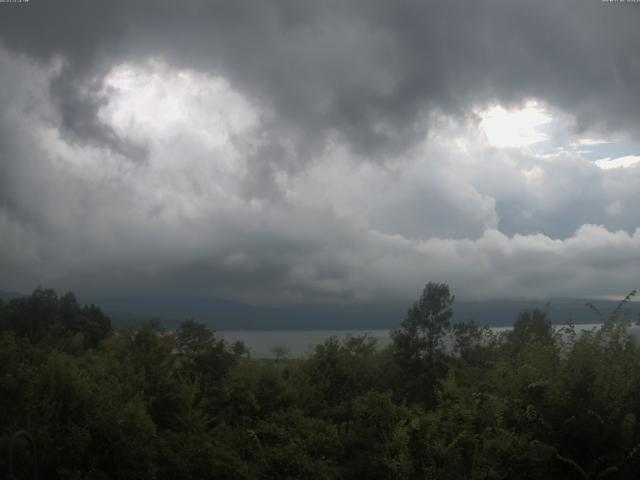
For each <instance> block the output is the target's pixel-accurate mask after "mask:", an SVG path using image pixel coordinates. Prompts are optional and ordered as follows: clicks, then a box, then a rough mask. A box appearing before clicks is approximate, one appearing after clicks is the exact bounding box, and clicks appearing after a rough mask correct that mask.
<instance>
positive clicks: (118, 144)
mask: <svg viewBox="0 0 640 480" xmlns="http://www.w3.org/2000/svg"><path fill="white" fill-rule="evenodd" d="M639 26H640V3H632V2H628V3H624V2H618V3H608V2H601V1H600V0H579V1H571V0H562V1H558V0H553V1H546V0H544V1H542V0H528V1H506V0H505V1H473V2H470V1H451V0H448V1H424V0H420V1H417V0H416V1H409V0H408V1H382V0H380V1H376V0H362V1H335V2H333V1H301V0H288V1H262V0H260V1H257V0H256V1H238V0H234V1H226V0H225V1H219V2H215V1H205V0H184V1H159V0H158V1H152V0H110V1H89V0H76V1H52V0H48V1H44V0H31V1H29V2H26V3H19V4H15V3H0V289H4V290H18V291H30V290H31V289H33V288H34V287H35V286H36V285H44V286H52V287H55V288H57V289H59V290H67V289H71V290H73V291H75V292H77V293H80V294H83V295H100V296H109V295H122V294H154V295H155V294H158V295H162V294H167V293H171V294H172V295H189V296H192V295H193V296H212V297H219V298H227V299H234V300H239V301H244V302H250V303H256V304H274V305H290V304H301V305H311V304H323V305H331V306H333V307H335V306H345V305H375V304H378V303H385V302H399V301H400V302H404V301H412V300H414V299H415V298H416V296H417V293H418V292H419V290H420V289H421V288H422V286H424V284H425V283H426V282H427V281H431V280H432V281H441V282H447V283H449V284H450V285H451V287H452V289H453V291H454V292H455V293H456V294H457V296H458V298H462V299H468V300H472V299H474V300H475V299H501V298H541V297H558V296H608V295H620V294H622V295H624V294H626V293H627V292H628V291H630V290H631V289H633V288H637V287H640V210H639V207H640V89H639V86H640V27H639Z"/></svg>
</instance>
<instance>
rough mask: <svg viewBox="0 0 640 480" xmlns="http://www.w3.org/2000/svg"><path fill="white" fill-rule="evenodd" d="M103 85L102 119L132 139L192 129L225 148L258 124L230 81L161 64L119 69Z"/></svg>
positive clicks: (249, 105) (121, 66) (193, 132)
mask: <svg viewBox="0 0 640 480" xmlns="http://www.w3.org/2000/svg"><path fill="white" fill-rule="evenodd" d="M104 84H105V89H104V92H103V93H104V94H105V96H106V97H107V102H106V104H105V105H104V106H103V107H102V108H101V109H100V112H99V115H100V118H101V119H102V120H103V121H104V122H105V123H107V124H109V125H111V126H112V127H113V128H115V130H116V131H117V132H118V133H119V134H121V135H123V136H127V137H135V136H139V137H142V138H145V137H158V136H166V135H171V134H172V132H173V131H174V130H175V128H176V127H181V126H184V125H189V126H190V128H189V132H190V133H191V134H192V135H197V136H198V137H200V139H201V140H203V141H205V143H207V144H210V145H220V144H225V143H227V142H228V141H229V139H230V137H232V136H233V134H234V133H237V132H238V131H246V130H247V129H249V128H251V127H252V126H254V125H255V124H256V122H257V113H256V110H255V109H254V108H253V106H252V105H251V104H250V103H249V102H248V101H247V99H246V98H244V97H243V96H242V95H241V94H240V93H239V92H237V91H235V90H234V89H233V88H232V86H231V85H230V84H229V82H228V81H227V80H226V79H224V78H222V77H219V76H213V75H208V74H202V73H199V72H195V71H191V70H176V69H172V68H170V67H168V66H167V65H165V64H164V63H162V62H160V61H150V62H148V63H147V64H143V65H133V64H121V65H118V66H116V67H114V68H113V69H112V71H111V72H110V73H109V74H108V75H107V76H106V78H105V80H104Z"/></svg>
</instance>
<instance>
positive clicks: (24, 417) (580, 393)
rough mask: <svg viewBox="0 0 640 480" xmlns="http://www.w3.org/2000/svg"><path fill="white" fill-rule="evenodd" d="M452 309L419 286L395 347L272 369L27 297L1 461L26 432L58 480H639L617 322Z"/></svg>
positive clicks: (633, 383) (222, 346) (14, 324)
mask: <svg viewBox="0 0 640 480" xmlns="http://www.w3.org/2000/svg"><path fill="white" fill-rule="evenodd" d="M629 299H630V296H629V297H628V298H627V299H626V301H628V300H629ZM452 303H453V296H452V295H451V294H450V293H449V289H448V287H447V286H446V285H443V284H427V286H426V287H425V289H424V291H423V293H422V296H421V298H420V300H419V301H418V302H417V303H416V304H415V305H414V306H413V307H412V309H411V310H410V311H409V313H408V315H407V318H406V319H405V321H404V322H403V323H402V326H401V328H400V329H399V330H398V331H396V332H395V333H394V336H393V340H394V341H393V344H392V345H391V346H390V347H389V348H386V349H379V348H378V346H377V345H376V342H375V340H374V339H373V338H371V337H368V336H361V337H346V338H343V339H338V338H335V337H334V338H330V339H328V340H327V341H325V342H324V343H323V344H321V345H318V346H316V347H315V349H314V350H313V351H311V352H310V353H309V355H308V356H307V358H304V359H293V358H286V356H285V355H280V356H279V358H276V359H274V360H267V359H249V358H248V354H247V350H246V348H245V347H244V346H243V345H242V344H234V345H229V344H228V343H227V342H225V341H224V338H222V337H221V336H219V335H216V334H215V333H214V332H212V331H211V330H209V329H208V328H206V327H205V326H203V325H201V324H198V323H197V322H194V321H186V322H184V323H183V324H182V325H181V326H180V327H179V328H178V329H177V330H176V331H175V332H170V331H164V330H163V329H162V328H160V326H159V325H158V324H156V323H149V324H146V325H143V326H141V327H140V328H138V329H135V330H134V329H124V330H119V331H117V332H112V331H111V329H110V328H109V327H108V326H109V323H108V319H106V317H104V315H103V314H102V313H101V312H99V310H98V309H97V308H96V307H84V306H81V305H79V304H78V303H77V301H76V299H75V297H73V295H71V294H67V295H64V296H62V297H58V296H57V295H56V294H55V293H54V292H52V291H51V290H43V289H38V290H36V291H35V292H34V294H33V295H32V296H31V297H27V298H24V299H19V300H12V301H10V302H8V303H4V304H0V452H7V451H8V446H9V444H10V441H11V438H12V437H13V434H14V433H15V432H17V431H20V430H27V431H28V432H29V433H30V434H31V436H32V437H33V439H34V441H35V444H36V447H37V451H38V457H39V462H38V463H39V467H40V473H41V478H54V479H55V478H65V479H66V478H69V479H109V478H114V479H163V478H171V479H178V480H180V479H234V480H249V479H322V480H325V479H360V478H366V479H408V480H409V479H411V480H412V479H453V480H456V479H460V480H463V479H464V480H479V479H496V480H497V479H570V478H576V479H585V478H587V479H597V478H601V479H603V478H615V479H620V480H626V479H635V478H637V472H638V471H640V402H638V398H640V349H639V348H638V347H637V345H636V342H635V340H634V338H633V337H632V336H631V335H630V334H629V332H628V330H627V325H626V324H625V323H624V322H623V321H622V319H623V315H622V310H621V309H619V310H618V309H617V310H615V311H614V312H613V314H612V315H611V316H610V318H608V320H607V321H606V322H605V323H604V325H602V326H601V327H594V329H593V330H591V331H587V332H585V333H578V332H577V331H576V329H575V326H573V325H571V324H569V325H568V326H567V327H564V328H563V329H560V330H554V329H553V327H552V326H551V322H550V319H549V315H548V312H546V311H540V310H533V311H531V312H523V313H522V314H521V315H520V316H519V317H518V319H517V320H516V323H515V325H514V328H513V329H512V330H511V331H509V332H507V333H504V334H500V335H497V334H493V333H492V332H491V331H490V330H489V329H487V328H486V327H480V326H478V325H475V324H473V323H464V324H455V325H453V326H451V325H450V321H451V318H452V317H451V315H452ZM624 303H625V301H623V303H622V306H624ZM621 308H622V307H621ZM7 468H8V458H7V457H6V456H5V455H4V453H0V477H6V476H7Z"/></svg>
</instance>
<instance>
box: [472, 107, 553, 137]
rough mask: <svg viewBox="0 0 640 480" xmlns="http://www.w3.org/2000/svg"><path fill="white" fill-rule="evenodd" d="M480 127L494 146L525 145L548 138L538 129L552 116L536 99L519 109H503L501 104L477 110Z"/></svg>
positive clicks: (550, 119)
mask: <svg viewBox="0 0 640 480" xmlns="http://www.w3.org/2000/svg"><path fill="white" fill-rule="evenodd" d="M478 114H479V116H480V118H481V119H482V120H481V121H480V129H481V130H482V131H483V133H484V134H485V135H486V137H487V140H488V142H489V143H490V144H491V145H493V146H494V147H525V146H527V145H532V144H535V143H539V142H543V141H545V140H547V139H548V137H547V135H546V134H545V133H543V132H541V131H540V130H539V128H540V127H541V126H543V125H546V124H548V123H550V122H551V121H552V120H553V117H552V116H551V115H550V114H549V113H548V112H547V111H546V110H545V108H544V107H543V106H541V105H540V104H539V103H538V102H536V101H533V100H532V101H529V102H527V103H526V104H525V105H524V107H522V108H520V109H505V108H504V107H503V106H501V105H494V106H493V107H491V108H489V109H487V110H484V111H480V112H478Z"/></svg>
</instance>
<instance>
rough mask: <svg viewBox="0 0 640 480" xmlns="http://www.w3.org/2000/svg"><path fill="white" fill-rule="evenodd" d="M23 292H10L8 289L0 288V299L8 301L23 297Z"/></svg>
mask: <svg viewBox="0 0 640 480" xmlns="http://www.w3.org/2000/svg"><path fill="white" fill-rule="evenodd" d="M24 296H25V295H24V293H18V292H11V291H8V290H0V300H4V301H5V302H8V301H9V300H13V299H14V298H19V297H24Z"/></svg>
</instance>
